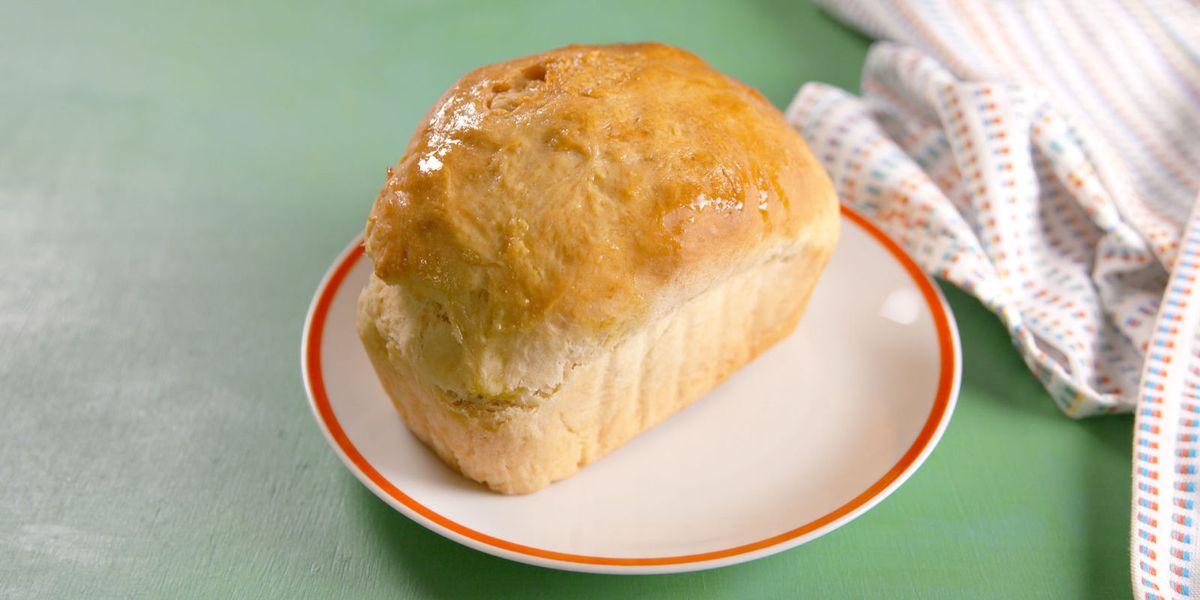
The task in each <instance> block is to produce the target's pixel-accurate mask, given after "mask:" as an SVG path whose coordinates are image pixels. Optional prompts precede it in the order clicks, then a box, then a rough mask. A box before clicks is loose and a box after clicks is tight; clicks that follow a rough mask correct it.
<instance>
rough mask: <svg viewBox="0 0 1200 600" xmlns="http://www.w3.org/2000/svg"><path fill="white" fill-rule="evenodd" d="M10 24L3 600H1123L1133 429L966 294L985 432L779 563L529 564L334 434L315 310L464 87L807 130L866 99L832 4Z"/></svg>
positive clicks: (855, 55) (1, 338)
mask: <svg viewBox="0 0 1200 600" xmlns="http://www.w3.org/2000/svg"><path fill="white" fill-rule="evenodd" d="M247 4H249V3H241V2H228V3H195V4H191V5H188V6H179V7H174V8H167V7H163V6H161V5H160V4H159V3H154V2H146V3H144V4H125V3H111V4H107V5H101V3H80V4H78V5H65V4H64V5H59V4H51V3H20V2H18V3H15V4H14V3H9V2H6V3H3V4H0V267H2V268H0V415H2V418H0V597H4V598H22V599H23V598H68V597H87V598H110V597H111V598H124V597H210V598H259V597H274V598H296V597H311V598H324V597H346V598H368V597H378V598H397V597H417V596H429V597H445V598H467V597H476V596H496V595H500V594H503V595H505V596H514V597H515V596H529V597H546V598H562V597H573V596H579V597H609V596H623V597H634V596H667V597H670V596H674V597H698V596H711V597H726V598H751V597H796V596H809V597H822V598H841V597H846V598H964V597H974V598H1026V597H1028V598H1072V597H1074V598H1103V597H1127V596H1128V594H1129V583H1128V567H1127V556H1128V555H1127V552H1128V550H1127V548H1126V544H1127V539H1128V538H1127V524H1128V512H1127V511H1128V506H1129V489H1128V483H1127V481H1128V472H1129V447H1130V443H1129V440H1130V430H1131V421H1130V419H1129V418H1128V417H1112V418H1104V419H1096V420H1090V421H1086V422H1074V421H1070V420H1068V419H1066V418H1065V417H1063V416H1061V415H1060V414H1058V412H1057V411H1056V409H1054V408H1053V406H1052V405H1051V402H1050V400H1049V399H1048V398H1047V396H1046V394H1045V393H1044V392H1043V391H1042V390H1041V388H1040V387H1039V386H1038V385H1037V383H1036V382H1035V380H1034V379H1033V378H1032V377H1031V376H1030V375H1029V374H1028V373H1027V371H1026V369H1025V367H1024V366H1023V365H1022V364H1021V362H1020V361H1019V359H1018V358H1017V356H1016V354H1015V353H1014V352H1013V351H1012V349H1011V347H1010V345H1009V343H1008V340H1007V337H1006V335H1005V332H1004V330H1003V329H1002V327H1001V326H1000V325H999V323H998V322H997V321H996V320H995V319H994V318H993V317H992V316H991V315H990V314H989V313H987V312H986V311H985V310H983V309H982V308H981V307H980V306H979V305H978V304H976V303H975V302H974V301H973V300H971V299H970V298H968V297H967V296H965V295H964V294H962V293H959V292H957V291H954V290H949V291H948V294H949V297H950V302H951V304H952V305H953V307H954V310H955V313H956V314H957V317H958V322H959V325H960V329H961V332H962V339H963V344H964V347H965V348H964V355H965V356H964V359H965V368H964V380H963V388H962V395H961V399H960V401H959V405H958V411H957V413H956V415H955V416H954V419H953V421H952V422H951V424H950V427H949V430H948V431H947V433H946V436H945V438H944V440H943V441H942V443H941V445H940V446H939V447H938V448H937V450H936V451H935V452H934V453H933V455H932V457H930V459H929V461H928V462H927V463H926V465H925V466H924V467H923V468H922V469H921V470H920V471H919V472H917V473H916V475H915V476H914V477H913V478H912V479H911V480H910V481H909V482H908V483H907V484H905V485H904V486H903V487H902V488H901V489H900V490H899V491H898V492H897V493H896V494H895V495H893V496H892V497H890V498H888V499H887V500H885V501H884V502H883V503H882V504H881V505H880V506H879V507H878V508H876V509H874V510H872V511H871V512H869V513H868V514H866V515H865V516H863V517H862V518H860V519H858V520H856V521H854V522H853V523H851V524H849V525H847V526H846V527H844V528H842V529H841V530H839V531H837V532H835V533H833V534H831V535H829V536H827V537H825V538H822V539H820V540H817V541H815V542H813V543H810V544H807V545H805V546H802V547H800V548H798V549H795V550H792V551H789V552H785V553H783V554H781V555H776V556H773V557H770V558H766V559H763V560H759V561H756V562H753V563H750V564H745V565H740V566H735V567H730V568H725V569H720V570H716V571H709V572H704V573H696V574H685V575H671V576H651V577H616V576H595V575H581V574H571V573H561V572H555V571H549V570H543V569H538V568H534V567H528V566H524V565H520V564H515V563H510V562H506V561H504V560H500V559H497V558H492V557H490V556H486V555H484V554H481V553H478V552H475V551H472V550H468V549H466V548H463V547H460V546H458V545H456V544H454V543H452V542H449V541H447V540H444V539H442V538H440V537H438V536H437V535H435V534H433V533H430V532H428V531H426V530H424V529H422V528H421V527H419V526H417V525H415V524H414V523H412V522H410V521H409V520H407V519H406V518H404V517H403V516H401V515H400V514H398V513H395V512H394V511H392V510H391V509H390V508H388V507H387V506H386V505H384V504H383V503H382V502H380V501H378V500H376V499H375V498H374V497H373V496H372V495H371V494H370V493H369V492H368V491H367V490H366V489H365V488H363V487H362V486H361V485H359V484H358V483H357V482H356V481H355V480H354V478H353V477H351V475H350V474H349V473H348V472H347V471H346V470H345V469H344V468H342V466H341V464H340V463H339V462H338V460H337V459H336V458H335V457H334V454H333V453H332V452H331V451H330V450H329V448H327V447H326V445H325V442H324V440H323V439H322V438H321V436H320V434H319V433H318V431H317V428H316V426H315V425H314V423H313V421H312V418H311V417H310V415H309V411H308V407H307V404H306V400H305V396H304V391H303V388H302V385H301V381H300V376H299V365H298V357H297V354H298V344H299V338H300V327H301V321H302V319H303V317H304V313H305V309H306V307H307V305H308V301H309V298H310V295H311V293H312V291H313V289H314V287H315V286H316V283H317V281H318V279H319V278H320V276H321V274H322V273H323V272H324V270H325V269H326V267H327V266H328V265H329V263H330V261H331V260H332V258H333V256H334V255H335V254H336V253H337V251H338V250H339V249H340V248H341V247H342V246H343V244H345V243H346V241H347V240H348V239H349V238H350V237H351V236H353V235H354V234H355V233H356V232H357V231H358V230H359V227H360V226H361V224H362V221H363V218H364V216H365V213H366V211H367V209H368V206H369V204H370V202H371V200H372V199H373V197H374V195H375V192H376V191H377V190H378V187H379V186H380V185H381V183H382V181H383V177H384V168H385V167H386V166H387V165H388V164H389V163H391V162H393V161H394V160H395V159H396V158H397V157H398V156H399V154H400V152H401V151H402V150H403V147H404V145H405V142H406V140H407V138H408V135H409V133H410V132H411V131H412V129H413V127H414V126H415V124H416V123H417V121H418V119H419V118H420V117H421V115H422V114H423V112H424V111H425V109H426V108H427V107H428V106H429V105H430V104H431V103H432V102H433V101H434V100H435V98H436V97H437V96H438V95H439V94H440V92H441V91H442V90H443V89H444V88H446V87H447V86H448V85H449V84H450V83H451V82H452V81H453V80H454V79H455V78H457V77H458V76H459V75H460V74H462V73H463V72H465V71H466V70H468V69H470V68H472V67H475V66H478V65H481V64H484V63H488V62H494V61H497V60H501V59H505V58H510V57H514V56H518V55H522V54H527V53H531V52H534V51H538V50H542V49H546V48H550V47H554V46H558V45H562V44H566V43H569V42H573V41H584V42H599V41H631V40H661V41H665V42H670V43H675V44H678V45H681V46H683V47H686V48H688V49H690V50H693V51H695V52H697V53H698V54H700V55H701V56H703V57H704V58H706V59H708V60H709V61H710V62H712V63H713V64H715V65H716V66H717V67H719V68H721V69H723V70H725V71H727V72H729V73H731V74H733V75H735V76H736V77H739V78H741V79H743V80H745V81H747V82H748V83H750V84H752V85H755V86H757V87H759V88H760V89H762V90H763V91H764V93H765V94H766V95H767V96H768V97H770V98H771V99H772V100H773V101H774V102H776V103H777V104H779V105H784V104H786V103H787V101H788V100H789V99H790V97H791V94H792V93H793V92H794V90H795V89H796V87H797V86H798V85H799V84H800V83H801V82H803V81H806V80H820V81H826V82H831V83H834V84H837V85H840V86H844V87H849V88H851V89H854V88H856V87H857V86H856V82H857V80H858V72H859V69H860V68H861V64H862V60H863V57H864V55H865V52H866V47H867V41H866V40H865V39H863V38H861V37H860V36H858V35H857V34H855V33H853V32H851V31H849V30H847V29H845V28H843V27H841V26H839V25H837V24H835V23H833V22H832V21H830V20H829V19H828V18H827V17H826V16H824V15H822V14H821V13H819V12H817V11H816V10H815V9H814V8H812V7H811V6H808V5H806V4H797V3H792V2H752V3H748V4H742V5H735V4H731V3H726V2H719V1H709V2H683V1H680V2H668V3H654V2H647V1H645V0H633V1H626V2H621V3H618V4H613V5H609V6H606V7H599V6H595V5H593V4H592V3H590V2H579V3H575V4H572V5H568V4H559V3H554V4H550V3H546V4H541V3H514V4H500V3H485V2H479V3H471V4H465V3H459V4H444V3H439V2H425V3H411V4H407V5H401V4H391V5H387V4H384V3H378V4H362V3H350V4H343V5H341V6H334V5H333V4H330V5H328V6H318V5H312V4H308V3H295V4H293V3H287V2H279V3H275V4H267V3H254V4H253V5H252V6H248V5H247Z"/></svg>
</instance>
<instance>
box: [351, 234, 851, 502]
mask: <svg viewBox="0 0 1200 600" xmlns="http://www.w3.org/2000/svg"><path fill="white" fill-rule="evenodd" d="M827 258H828V253H825V252H821V253H817V252H813V251H812V250H811V249H808V250H807V251H800V252H797V253H796V254H793V255H790V256H783V257H780V258H776V259H773V260H769V261H767V262H765V263H763V264H761V265H759V266H757V267H754V268H752V269H749V270H747V271H746V272H743V273H741V274H740V275H737V276H734V277H731V278H730V279H728V280H727V281H726V282H724V283H723V284H721V285H719V286H717V287H715V288H713V289H711V290H709V291H708V292H706V293H704V294H702V295H700V296H698V297H696V298H693V299H692V300H690V301H688V302H687V303H685V304H683V305H682V306H680V307H679V309H678V310H676V311H675V312H674V313H672V314H671V315H669V316H668V317H666V318H664V319H660V320H659V321H657V322H655V323H653V324H651V325H648V326H647V327H645V328H643V329H642V330H641V331H638V332H635V333H634V334H633V335H631V336H630V337H628V338H626V339H625V340H624V341H623V342H622V343H620V344H618V345H617V346H616V347H615V348H613V349H612V350H611V351H609V352H606V353H603V354H601V355H600V356H597V357H596V358H595V359H594V360H591V361H589V362H587V363H585V364H581V365H578V366H577V367H575V369H574V370H572V371H571V372H570V374H569V375H568V377H567V379H566V380H565V382H564V383H563V384H562V385H561V386H560V387H559V388H558V389H557V391H555V392H553V393H551V394H548V395H547V396H546V397H545V398H544V399H542V400H541V401H540V402H539V403H538V404H537V405H536V406H532V407H508V408H503V409H499V410H487V409H485V408H482V407H480V406H474V405H470V404H468V403H464V402H462V401H461V400H459V401H456V399H455V398H454V397H452V396H450V395H448V394H447V393H445V392H443V391H441V390H439V389H437V388H435V387H433V386H430V385H428V384H426V383H425V382H423V380H422V378H421V377H419V376H418V374H417V373H416V372H415V370H414V369H413V368H412V365H411V364H409V362H408V361H407V360H405V359H404V358H403V356H401V355H399V353H393V354H392V356H391V357H389V355H388V350H387V343H386V336H385V335H383V334H382V333H381V332H380V331H379V329H378V327H377V325H376V324H377V323H378V322H379V320H378V318H377V315H375V314H373V311H375V310H379V306H380V305H381V303H380V302H366V301H363V302H360V303H359V334H360V336H361V337H362V340H363V344H364V345H365V347H366V350H367V354H368V355H369V356H370V358H371V363H372V364H373V365H374V367H375V371H376V373H377V374H378V375H379V379H380V381H381V382H382V383H383V387H384V389H385V390H386V391H387V393H388V395H389V396H390V397H391V399H392V402H393V404H395V405H396V409H397V410H398V411H399V412H400V415H401V416H402V417H403V418H404V421H405V423H406V424H407V425H408V428H409V429H410V430H412V432H413V433H414V434H415V435H416V436H417V438H419V439H420V440H421V441H422V442H424V443H425V444H426V445H428V446H429V447H431V448H432V449H433V450H434V451H436V452H437V454H438V455H439V456H440V457H441V458H442V459H443V460H444V461H445V462H446V463H447V464H449V465H450V466H452V467H454V468H455V469H457V470H458V471H459V472H461V473H462V474H463V475H466V476H467V477H469V478H471V479H474V480H475V481H478V482H481V483H483V484H485V485H487V486H488V487H489V488H491V489H493V490H495V491H498V492H502V493H505V494H523V493H529V492H534V491H537V490H539V489H541V488H543V487H545V486H547V485H549V484H550V483H551V482H554V481H557V480H560V479H564V478H566V477H570V476H571V475H573V474H575V473H576V472H577V471H579V469H580V468H581V467H583V466H584V465H587V464H588V463H591V462H593V461H595V460H597V459H599V458H601V457H603V456H604V455H605V454H608V453H609V452H611V451H613V450H615V449H616V448H618V447H620V446H621V445H623V444H624V443H625V442H627V441H629V439H631V438H632V437H634V436H635V435H637V434H639V433H641V432H643V431H645V430H647V429H649V428H651V427H653V426H655V425H657V424H658V423H661V422H662V421H663V420H665V419H666V418H667V417H669V416H671V415H672V414H675V413H676V412H677V411H679V410H680V409H682V408H683V407H685V406H687V405H688V404H690V403H691V402H693V401H694V400H696V399H697V398H699V397H701V396H703V395H704V394H705V393H707V392H708V391H709V390H711V389H712V388H713V387H715V386H716V385H717V384H719V383H720V382H721V381H722V380H724V379H725V378H726V377H728V376H729V375H730V374H731V373H733V372H734V371H736V370H737V369H738V368H740V367H741V366H743V365H745V364H746V363H747V362H749V361H750V360H752V359H753V358H754V357H755V356H757V355H758V354H759V353H761V352H762V351H763V350H765V349H767V348H768V347H770V346H771V345H772V344H774V343H775V342H777V341H779V340H780V339H782V338H784V337H786V336H787V334H788V333H790V332H791V331H792V330H793V329H794V328H795V326H796V323H797V322H798V321H799V319H800V316H801V315H802V314H803V312H804V308H805V306H806V305H807V304H808V298H809V296H810V295H811V293H812V290H813V288H814V286H815V285H816V281H817V277H818V275H819V274H820V272H821V269H822V268H823V267H824V265H825V261H826V260H827ZM370 289H371V288H370V286H368V288H367V290H365V291H364V296H366V294H367V292H369V291H370ZM747 410H753V407H749V406H748V407H747ZM713 443H719V440H713Z"/></svg>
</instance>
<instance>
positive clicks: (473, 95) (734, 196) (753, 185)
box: [358, 44, 838, 493]
mask: <svg viewBox="0 0 1200 600" xmlns="http://www.w3.org/2000/svg"><path fill="white" fill-rule="evenodd" d="M837 234H838V208H837V199H836V196H835V194H834V192H833V188H832V186H831V184H830V182H829V180H828V178H827V177H826V175H825V173H824V172H823V171H822V170H821V167H820V166H819V164H818V163H817V161H816V160H815V159H814V158H813V156H812V155H811V153H810V152H809V151H808V149H807V147H806V146H805V145H804V142H803V141H802V140H801V139H800V138H799V137H798V136H797V135H796V134H795V133H794V132H793V131H792V130H791V129H790V128H789V127H788V126H787V124H786V123H785V121H784V119H783V117H782V115H780V114H779V112H778V111H777V110H776V109H775V108H774V107H772V106H771V105H770V103H769V102H767V101H766V100H765V99H764V98H762V96H760V95H759V94H758V93H757V92H755V91H754V90H752V89H751V88H749V87H747V86H745V85H743V84H741V83H739V82H737V81H734V80H733V79H730V78H728V77H726V76H724V75H722V74H720V73H718V72H717V71H715V70H713V69H712V68H710V67H709V66H708V65H707V64H705V63H704V62H703V61H701V60H700V59H698V58H696V57H695V56H693V55H691V54H688V53H686V52H684V51H681V50H678V49H676V48H672V47H669V46H664V45H660V44H638V45H620V46H571V47H567V48H563V49H559V50H554V51H550V52H546V53H542V54H538V55H535V56H530V57H526V58H522V59H518V60H514V61H511V62H507V63H501V64H497V65H492V66H488V67H484V68H482V69H479V70H476V71H474V72H472V73H469V74H468V75H466V76H465V77H463V78H462V79H461V80H459V82H458V83H456V84H455V85H454V86H453V87H452V88H451V89H450V90H449V91H448V92H447V93H446V94H445V95H444V96H443V97H442V99H441V100H440V101H439V102H438V103H437V104H436V105H435V106H434V107H433V109H432V110H431V111H430V113H429V115H428V117H427V118H426V120H425V121H424V122H423V124H422V125H421V126H420V127H419V128H418V130H417V132H416V133H415V135H414V136H413V138H412V141H411V142H410V143H409V146H408V149H407V151H406V152H405V155H404V157H403V158H402V159H401V161H400V163H399V164H398V165H397V166H396V167H395V168H394V169H392V170H390V171H389V178H388V181H387V183H386V185H385V186H384V188H383V190H382V191H381V192H380V194H379V197H378V198H377V199H376V201H375V206H374V208H373V210H372V212H371V217H370V219H369V221H368V223H367V229H366V246H367V252H368V254H369V255H370V256H371V258H372V259H373V260H374V263H375V273H374V275H373V276H372V278H371V281H370V283H369V284H368V285H367V287H366V288H365V289H364V290H363V292H362V295H361V296H360V299H359V318H358V324H359V333H360V335H361V337H362V339H363V343H364V345H365V347H366V349H367V352H368V354H369V355H370V357H371V360H372V363H373V364H374V366H375V370H376V372H377V373H378V375H379V377H380V380H381V381H382V383H383V385H384V388H385V389H386V390H387V392H388V394H389V395H390V396H391V398H392V400H393V402H394V403H395V405H396V408H397V409H398V410H399V411H400V414H401V415H402V416H403V417H404V420H405V422H406V423H407V425H408V427H409V428H410V429H411V430H412V431H413V433H415V434H416V435H417V437H419V438H420V439H421V440H422V441H424V442H425V443H426V444H428V445H429V446H430V447H432V448H433V449H434V450H435V451H437V453H438V454H439V455H440V456H441V457H442V458H443V459H444V460H445V461H446V462H447V463H448V464H450V465H451V466H453V467H454V468H456V469H458V470H459V471H460V472H462V473H463V474H464V475H466V476H468V477H470V478H472V479H474V480H476V481H480V482H482V483H484V484H486V485H487V486H489V487H490V488H492V489H494V490H496V491H500V492H504V493H525V492H532V491H536V490H538V489H540V488H542V487H544V486H546V485H547V484H549V483H550V482H552V481H556V480H559V479H562V478H565V477H568V476H570V475H572V474H573V473H575V472H576V471H578V470H579V468H580V467H582V466H583V465H586V464H588V463H590V462H592V461H594V460H596V459H598V458H600V457H602V456H604V455H605V454H606V453H608V452H610V451H612V450H613V449H614V448H617V447H619V446H620V445H622V444H624V443H625V442H626V441H628V440H629V439H630V438H631V437H633V436H634V435H637V434H638V433H640V432H642V431H644V430H646V429H648V428H650V427H653V426H654V425H655V424H657V423H659V422H661V421H662V420H664V419H665V418H667V417H668V416H670V415H671V414H673V413H675V412H676V411H678V410H679V409H680V408H682V407H684V406H686V405H687V404H688V403H690V402H692V401H693V400H695V399H697V398H699V397H700V396H702V395H703V394H704V393H705V392H707V391H708V390H710V389H712V388H713V387H714V386H715V385H716V384H718V383H719V382H720V381H721V380H722V379H724V378H725V377H726V376H728V375H729V374H730V373H732V372H733V371H735V370H737V369H738V368H739V367H741V366H742V365H744V364H745V363H746V362H748V361H749V360H751V359H752V358H754V357H755V356H756V355H757V354H758V353H760V352H762V351H763V350H764V349H766V348H767V347H769V346H770V345H771V344H773V343H775V342H776V341H778V340H779V339H781V338H782V337H784V336H786V335H787V334H788V333H790V332H791V331H792V329H793V328H794V327H795V325H796V322H797V321H798V319H799V318H800V315H801V314H802V313H803V311H804V307H805V304H806V303H807V301H808V297H809V295H810V293H811V292H812V289H813V287H814V285H815V284H816V281H817V277H818V275H819V274H820V271H821V269H822V268H823V267H824V265H825V263H826V261H827V260H828V258H829V255H830V253H831V252H832V249H833V246H834V244H835V242H836V240H837ZM751 409H752V407H748V410H751ZM714 443H717V442H716V441H714Z"/></svg>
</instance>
